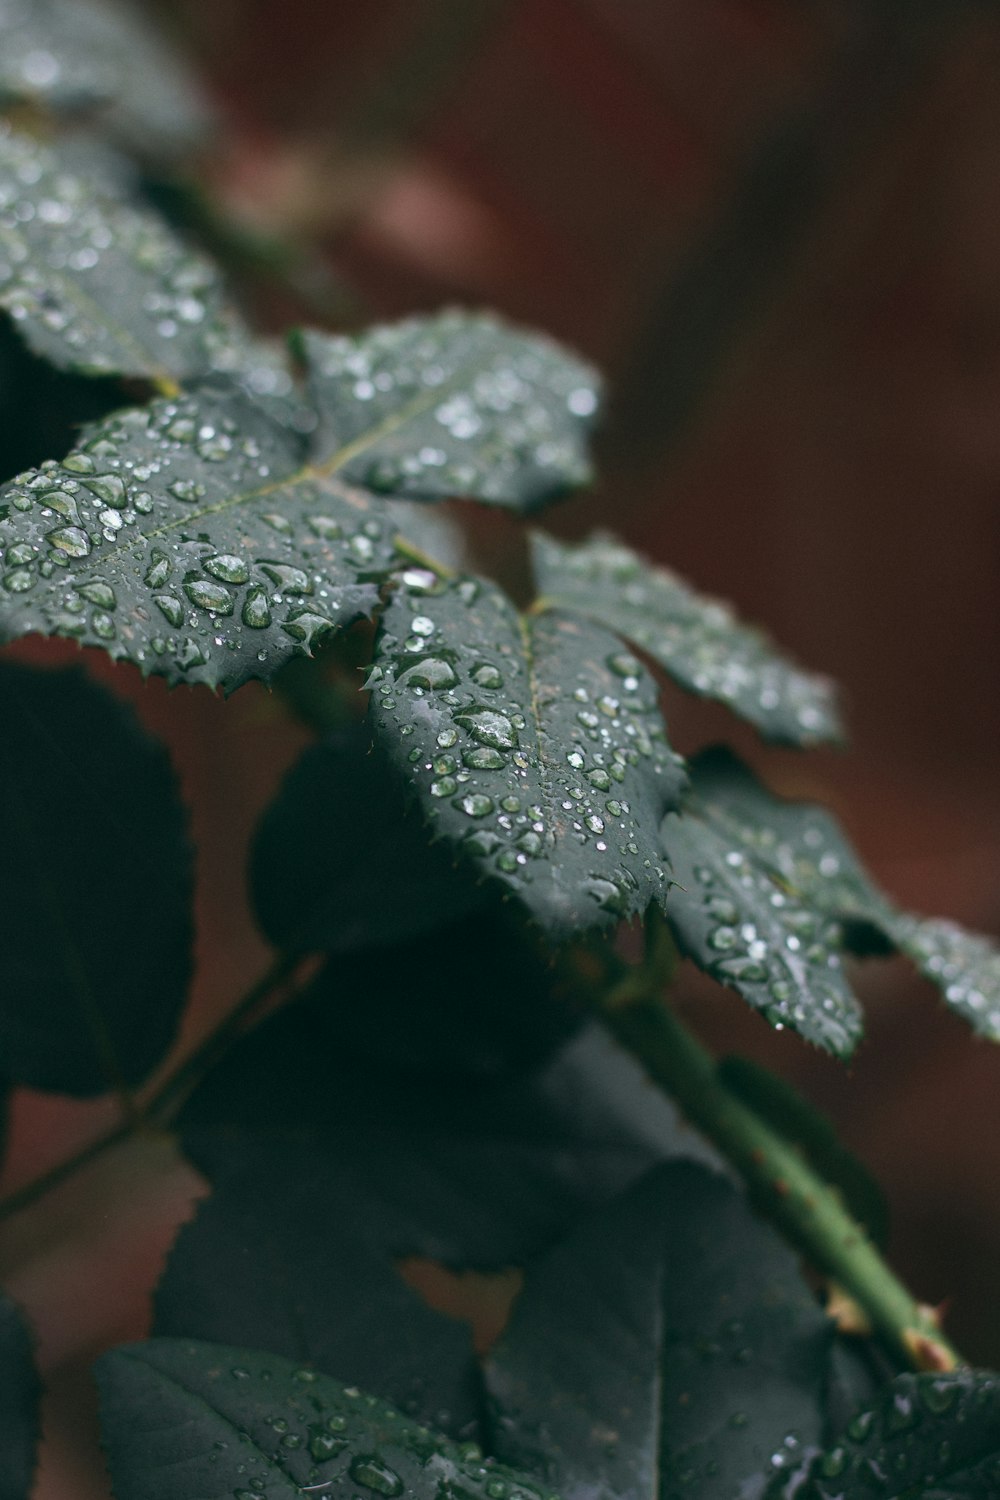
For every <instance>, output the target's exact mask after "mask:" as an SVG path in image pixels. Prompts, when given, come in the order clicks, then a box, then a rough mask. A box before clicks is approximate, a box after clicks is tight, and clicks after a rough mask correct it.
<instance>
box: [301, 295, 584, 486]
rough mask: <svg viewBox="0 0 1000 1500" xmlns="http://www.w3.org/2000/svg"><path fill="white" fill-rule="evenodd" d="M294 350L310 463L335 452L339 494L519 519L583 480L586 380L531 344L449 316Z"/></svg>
mask: <svg viewBox="0 0 1000 1500" xmlns="http://www.w3.org/2000/svg"><path fill="white" fill-rule="evenodd" d="M302 346H303V352H304V354H305V357H306V359H307V361H308V368H309V376H310V390H311V393H312V398H313V401H314V403H315V405H316V408H317V411H318V412H319V430H318V434H317V448H316V460H317V462H318V463H319V464H323V463H324V462H326V461H327V460H328V459H329V458H330V457H331V456H332V455H333V454H334V453H335V452H338V451H340V450H346V452H345V454H344V456H343V457H342V459H341V461H340V466H341V473H342V474H343V476H344V478H345V479H346V480H348V481H349V482H351V483H355V484H358V485H364V486H365V487H367V488H368V489H371V490H373V491H375V492H376V493H379V494H391V495H397V496H399V497H401V498H403V499H409V500H438V499H444V498H446V497H447V496H450V495H456V496H464V497H466V498H468V499H473V500H481V501H484V502H486V503H487V504H490V505H503V506H508V507H510V508H512V509H515V510H522V511H529V510H534V509H537V507H538V506H540V505H542V504H544V503H545V502H546V501H547V500H550V499H552V498H554V497H555V496H556V495H558V494H560V493H561V492H563V491H565V490H568V489H571V488H574V487H576V486H579V485H581V484H585V483H586V482H587V480H588V479H589V478H590V465H589V461H588V458H587V435H588V432H589V429H590V426H591V421H592V418H593V416H594V413H595V412H596V411H597V407H598V401H599V385H598V379H597V376H596V374H595V373H594V371H593V370H592V369H591V367H590V366H589V365H586V364H584V363H583V361H582V360H579V359H576V358H574V357H573V356H572V355H570V354H568V353H567V352H566V351H565V350H563V349H561V348H560V347H559V346H558V345H557V344H555V343H553V342H551V340H549V339H546V338H545V337H544V336H542V335H540V334H526V333H523V332H521V331H520V330H518V329H515V328H512V327H510V326H508V325H507V324H505V323H503V322H501V321H500V320H499V319H497V318H494V317H490V316H486V315H474V314H469V313H462V312H453V313H442V314H440V315H439V316H437V317H432V318H410V319H407V320H405V321H404V322H402V323H396V324H388V325H385V326H383V327H379V328H372V329H369V330H368V331H367V332H365V333H363V334H361V335H359V336H358V337H356V338H343V337H340V338H331V337H329V336H327V335H323V334H306V335H305V336H304V337H303V341H302ZM355 447H356V451H353V450H354V449H355Z"/></svg>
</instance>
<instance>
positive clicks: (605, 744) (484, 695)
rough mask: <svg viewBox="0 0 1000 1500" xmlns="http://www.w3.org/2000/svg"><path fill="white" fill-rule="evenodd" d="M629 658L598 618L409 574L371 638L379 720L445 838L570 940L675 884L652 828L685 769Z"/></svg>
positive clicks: (472, 584) (470, 582)
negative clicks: (412, 581) (523, 613)
mask: <svg viewBox="0 0 1000 1500" xmlns="http://www.w3.org/2000/svg"><path fill="white" fill-rule="evenodd" d="M629 660H630V661H631V658H630V659H629ZM621 666H622V657H621V647H620V643H619V642H618V641H617V639H616V638H615V637H614V636H613V635H611V634H609V633H608V632H607V631H605V630H602V629H601V628H600V627H599V626H597V625H593V624H590V623H588V622H586V621H577V620H573V619H569V618H567V617H565V616H562V615H558V614H554V613H552V614H545V615H542V616H536V617H532V618H527V619H521V618H519V616H518V614H517V612H516V610H515V609H514V606H513V605H512V604H511V603H510V601H509V600H508V599H507V598H506V596H505V595H504V594H502V593H501V592H500V590H499V589H497V588H495V587H494V586H493V585H492V584H488V583H485V582H483V581H481V580H477V579H474V578H466V579H459V580H455V581H452V582H450V583H448V584H445V585H442V586H441V587H440V588H439V589H438V590H437V591H434V590H431V591H430V592H427V591H426V590H425V589H423V588H417V587H414V586H411V585H408V584H406V583H404V584H403V585H402V586H401V587H400V588H399V589H398V590H397V592H396V593H395V594H394V596H393V598H392V600H391V602H390V604H389V606H388V608H387V610H386V612H385V615H384V618H383V629H382V631H381V634H380V636H379V639H378V642H377V646H376V655H375V666H374V668H373V671H372V675H371V678H370V685H371V686H373V687H374V689H375V692H374V694H373V697H372V706H373V713H374V720H375V726H376V731H377V734H378V736H379V737H380V738H381V740H382V742H383V743H384V744H385V745H386V747H387V749H388V752H389V754H390V756H391V757H392V758H393V760H394V761H395V762H396V764H397V765H398V766H399V767H400V769H401V770H403V771H404V772H405V773H406V774H407V775H408V776H409V777H410V778H411V780H412V782H413V785H414V786H415V788H416V790H417V793H418V795H419V797H420V801H421V805H422V807H423V809H424V812H425V814H426V816H427V817H428V819H429V821H430V823H431V827H432V829H433V831H434V833H435V836H439V837H445V838H448V839H449V840H451V841H452V842H454V843H455V844H457V845H458V847H459V848H460V849H461V851H462V852H463V854H465V855H466V856H467V858H468V859H469V861H470V862H471V863H472V864H473V866H474V868H476V869H478V870H479V871H480V872H481V873H482V874H484V875H490V876H491V877H493V878H495V879H497V880H499V881H500V882H501V883H502V885H503V886H505V887H507V889H508V890H510V891H512V892H513V893H514V894H516V895H517V896H518V897H519V898H520V900H522V901H523V902H524V903H525V904H526V906H527V907H528V908H529V910H530V911H531V913H532V915H533V916H534V917H535V918H536V919H537V920H538V921H539V922H540V923H541V924H542V925H543V926H544V927H546V928H548V929H549V930H550V931H551V932H553V933H554V934H556V935H557V936H560V937H561V936H568V935H569V934H571V933H573V932H575V931H579V930H580V929H584V928H587V927H592V926H597V925H600V924H607V923H610V922H613V921H615V920H617V919H618V918H621V917H627V916H631V915H633V914H635V913H637V912H641V911H643V910H645V908H646V906H647V905H648V904H649V902H650V901H651V900H653V899H660V898H661V897H662V895H663V892H664V890H665V888H666V886H667V883H668V877H667V874H666V870H665V869H664V860H663V856H662V854H661V852H660V848H659V844H658V839H657V833H656V830H657V828H658V825H659V820H660V818H661V816H662V814H663V812H664V810H665V809H666V808H668V807H672V806H676V803H677V800H678V797H679V795H680V792H681V789H682V788H683V786H684V785H685V780H686V778H685V773H684V770H683V768H682V764H681V763H680V760H679V757H678V756H676V755H674V754H673V753H672V752H671V750H670V747H669V745H668V743H667V739H666V730H665V727H664V724H663V720H662V718H661V716H660V712H659V709H658V707H657V704H656V692H655V687H654V684H653V682H652V680H651V679H650V678H649V676H648V675H647V674H646V673H644V672H643V671H642V670H641V668H639V667H638V666H636V670H635V672H634V673H633V670H632V667H631V666H630V667H629V670H628V673H627V674H626V676H625V678H624V680H623V677H622V673H621Z"/></svg>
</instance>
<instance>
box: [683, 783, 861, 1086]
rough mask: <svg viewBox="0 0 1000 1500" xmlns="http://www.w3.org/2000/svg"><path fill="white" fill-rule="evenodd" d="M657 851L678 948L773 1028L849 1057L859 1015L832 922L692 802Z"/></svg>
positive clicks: (837, 1054)
mask: <svg viewBox="0 0 1000 1500" xmlns="http://www.w3.org/2000/svg"><path fill="white" fill-rule="evenodd" d="M663 847H664V849H665V851H666V854H667V857H668V858H669V860H670V865H671V870H672V874H673V878H674V880H675V881H676V882H677V884H676V885H675V886H673V887H672V888H671V890H670V893H669V896H668V898H667V901H666V903H665V905H664V910H665V912H666V915H667V920H668V922H669V923H670V925H671V927H672V928H673V931H674V935H675V936H676V938H677V941H678V944H679V946H680V948H681V950H682V951H683V952H684V953H685V954H687V955H688V957H690V958H691V959H693V960H694V962H695V963H696V964H697V965H698V967H699V968H700V969H704V970H705V972H706V973H708V974H710V975H711V976H712V978H713V979H716V980H718V982H719V983H720V984H724V985H727V986H728V987H729V988H730V989H733V990H736V992H737V994H739V995H741V996H742V997H743V999H744V1000H746V1002H747V1004H748V1005H751V1006H753V1008H754V1010H758V1011H760V1012H761V1014H762V1015H763V1016H764V1017H765V1018H766V1019H767V1020H768V1021H769V1022H770V1023H771V1025H772V1026H776V1027H783V1026H788V1027H790V1028H791V1029H792V1030H793V1031H797V1032H798V1033H799V1035H800V1036H802V1037H804V1038H805V1039H806V1041H809V1042H814V1043H815V1044H816V1045H817V1046H820V1047H823V1048H825V1049H826V1051H828V1052H832V1053H833V1054H834V1055H835V1056H837V1057H848V1056H850V1054H851V1052H852V1051H853V1049H854V1047H855V1045H856V1044H857V1042H858V1040H859V1039H860V1036H861V1031H862V1018H861V1010H860V1007H859V1005H858V1002H857V1000H856V999H855V997H854V995H853V993H852V992H851V989H850V987H849V985H848V983H847V978H846V975H845V974H844V969H843V964H842V961H841V957H840V952H839V948H840V930H839V928H838V927H837V925H836V923H832V922H830V920H829V919H828V918H824V917H823V916H821V915H817V913H816V912H815V911H814V910H813V908H812V907H811V905H810V904H808V903H807V902H805V901H803V900H802V899H801V898H799V897H798V896H797V895H795V894H793V893H792V892H790V891H789V890H787V888H786V887H785V886H784V884H783V883H782V882H781V880H779V879H778V878H777V877H776V876H775V875H774V873H773V872H772V871H771V870H770V869H769V868H767V867H766V866H763V867H762V866H760V865H759V864H757V863H756V862H755V860H754V858H753V854H752V851H748V850H747V848H746V847H745V845H744V844H743V843H742V842H741V841H740V840H738V839H735V838H734V837H733V836H732V834H731V833H728V832H727V831H725V830H720V829H719V828H718V827H716V825H715V823H714V822H713V820H712V818H711V813H710V809H706V808H705V807H704V806H703V804H702V803H701V802H699V801H696V800H692V802H691V804H690V806H689V807H688V809H687V810H686V811H685V812H683V813H680V814H676V813H670V814H668V816H667V818H666V819H665V821H664V824H663Z"/></svg>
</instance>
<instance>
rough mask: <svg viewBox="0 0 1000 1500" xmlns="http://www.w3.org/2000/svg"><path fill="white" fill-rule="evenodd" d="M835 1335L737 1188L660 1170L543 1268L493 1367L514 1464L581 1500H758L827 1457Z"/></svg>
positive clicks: (696, 1171) (498, 1410) (697, 1172)
mask: <svg viewBox="0 0 1000 1500" xmlns="http://www.w3.org/2000/svg"><path fill="white" fill-rule="evenodd" d="M830 1336H831V1329H830V1325H829V1322H828V1320H827V1319H826V1318H825V1317H824V1315H823V1313H822V1312H821V1311H820V1309H819V1308H818V1306H817V1305H816V1303H815V1301H814V1299H813V1298H812V1296H811V1295H810V1293H809V1291H808V1289H807V1288H806V1286H805V1285H804V1283H803V1282H802V1280H801V1278H800V1276H799V1274H798V1269H797V1264H796V1258H795V1256H794V1254H793V1252H792V1251H791V1250H789V1249H787V1248H786V1247H785V1246H784V1245H783V1244H782V1243H781V1241H780V1240H779V1239H778V1237H777V1236H776V1235H775V1234H774V1233H773V1231H771V1230H769V1229H768V1228H766V1227H765V1226H764V1225H763V1224H762V1223H760V1222H759V1221H758V1220H756V1219H755V1218H754V1217H753V1215H752V1214H751V1213H750V1212H749V1210H748V1208H747V1206H746V1203H745V1201H744V1200H743V1199H742V1198H741V1197H740V1195H739V1194H738V1193H737V1192H736V1191H735V1189H734V1188H732V1187H731V1186H730V1185H729V1184H728V1183H726V1182H725V1181H723V1180H722V1179H721V1178H719V1177H716V1176H715V1175H714V1174H712V1173H710V1172H706V1171H705V1170H704V1169H703V1168H701V1167H696V1166H694V1165H693V1164H691V1163H683V1164H682V1163H676V1164H671V1165H668V1166H665V1167H661V1168H658V1169H657V1170H656V1171H655V1172H653V1173H651V1174H650V1175H649V1176H647V1177H645V1178H643V1179H642V1181H641V1182H640V1183H638V1184H637V1185H636V1186H635V1187H633V1188H631V1189H629V1191H628V1192H627V1193H626V1194H625V1195H624V1196H623V1197H622V1198H619V1199H617V1200H615V1201H614V1202H613V1203H611V1204H610V1205H608V1206H607V1207H606V1208H604V1209H602V1210H601V1211H600V1212H599V1213H598V1214H596V1215H593V1216H592V1217H591V1218H590V1219H588V1220H586V1221H584V1223H583V1224H582V1225H580V1226H579V1227H578V1228H577V1229H575V1230H574V1231H573V1232H572V1233H571V1234H570V1235H569V1236H568V1237H567V1239H566V1240H564V1241H563V1242H562V1244H560V1245H558V1246H557V1247H556V1248H555V1249H554V1250H553V1251H552V1252H550V1254H549V1255H548V1257H547V1258H546V1259H545V1260H544V1261H542V1262H539V1263H538V1264H536V1265H535V1266H533V1267H529V1270H528V1276H527V1280H526V1283H525V1288H524V1291H523V1293H522V1294H521V1297H520V1299H519V1300H518V1302H517V1304H516V1305H515V1308H514V1313H513V1316H512V1318H511V1321H510V1323H509V1325H508V1328H507V1331H506V1332H505V1333H504V1334H503V1335H502V1337H501V1339H500V1342H499V1344H498V1345H497V1346H496V1347H495V1348H494V1350H493V1353H492V1354H491V1356H490V1359H489V1361H488V1364H487V1382H488V1386H489V1390H490V1395H491V1402H492V1405H493V1408H494V1412H495V1416H496V1422H495V1427H494V1433H495V1446H496V1450H497V1452H498V1453H499V1455H500V1457H502V1458H504V1459H505V1460H506V1461H508V1462H512V1463H516V1464H518V1465H521V1466H524V1467H527V1468H529V1469H531V1470H532V1471H533V1472H537V1473H539V1474H540V1475H542V1476H543V1477H544V1478H545V1480H546V1481H547V1482H548V1483H550V1484H552V1485H553V1486H555V1487H557V1488H559V1489H560V1490H561V1492H562V1494H563V1495H564V1496H565V1497H566V1500H682V1497H685V1500H717V1497H720V1496H723V1495H725V1496H731V1495H736V1494H737V1493H738V1492H739V1493H742V1490H741V1489H740V1486H741V1483H742V1482H743V1481H744V1480H745V1479H746V1478H747V1476H749V1475H753V1474H754V1473H756V1472H757V1471H758V1470H759V1469H760V1467H761V1466H762V1465H763V1464H764V1463H766V1462H767V1459H768V1457H769V1456H770V1454H771V1453H772V1452H774V1450H775V1449H776V1448H777V1447H778V1446H779V1445H780V1443H781V1441H782V1439H783V1438H784V1437H785V1434H786V1433H788V1432H789V1430H790V1429H794V1430H795V1431H796V1432H797V1433H798V1434H799V1436H800V1441H802V1442H806V1443H808V1442H815V1441H817V1440H818V1439H819V1436H820V1433H821V1430H822V1428H821V1424H822V1412H821V1393H822V1385H823V1379H824V1374H825V1367H826V1361H827V1355H828V1350H829V1343H830Z"/></svg>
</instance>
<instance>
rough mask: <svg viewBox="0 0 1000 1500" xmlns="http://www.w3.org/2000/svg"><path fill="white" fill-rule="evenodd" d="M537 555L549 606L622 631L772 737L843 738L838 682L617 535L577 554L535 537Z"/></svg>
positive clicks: (692, 686) (683, 681) (674, 673)
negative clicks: (792, 657) (809, 668)
mask: <svg viewBox="0 0 1000 1500" xmlns="http://www.w3.org/2000/svg"><path fill="white" fill-rule="evenodd" d="M532 557H533V561H534V567H535V577H536V579H537V581H538V590H539V593H540V594H541V595H542V597H543V598H544V600H545V601H546V603H547V604H550V605H555V606H558V607H560V608H563V609H572V610H579V611H580V612H581V613H583V614H586V615H589V616H591V618H592V619H595V620H599V621H600V622H601V623H602V624H603V625H609V626H610V627H611V628H612V629H613V630H618V631H620V632H621V634H622V635H624V636H627V637H628V639H629V640H631V641H634V642H635V644H636V645H637V646H641V647H642V649H643V650H644V651H646V652H648V654H649V655H650V656H651V657H652V658H653V660H654V661H657V662H659V664H660V666H662V667H664V668H665V669H666V670H667V671H668V672H669V673H670V675H671V677H673V678H675V679H676V680H677V682H679V683H680V685H681V687H685V688H687V689H688V690H689V691H690V692H693V693H697V694H698V695H699V696H700V697H704V698H717V699H719V701H720V702H722V703H726V704H728V705H729V707H730V708H731V709H732V710H733V712H734V713H737V714H739V715H740V716H741V717H742V718H744V719H748V720H749V721H750V723H751V724H754V725H756V727H757V728H758V729H759V730H760V732H761V734H763V735H764V736H765V738H767V739H769V740H775V741H776V742H778V743H779V744H790V745H807V744H813V743H815V742H817V741H822V740H836V739H840V738H841V737H842V734H843V731H842V728H841V724H840V718H839V715H838V712H837V706H836V699H835V695H834V688H833V684H832V683H831V682H830V680H829V679H828V678H825V677H818V676H816V675H815V674H813V673H807V672H803V671H802V670H801V669H800V668H799V667H796V666H794V665H792V663H791V662H789V661H788V659H787V657H785V656H783V655H782V654H781V653H780V652H779V651H778V650H777V648H776V647H775V646H773V645H772V644H771V642H770V641H769V640H768V639H767V637H766V636H764V635H762V634H761V633H760V632H759V631H757V630H753V629H751V628H750V627H748V626H746V625H742V624H740V622H739V621H738V620H736V619H735V617H734V615H733V613H732V610H731V609H730V608H729V606H728V605H726V604H723V603H722V602H721V600H718V599H708V598H705V596H704V595H702V594H697V593H696V592H695V591H694V589H692V588H691V586H690V584H687V583H685V582H684V580H683V579H682V578H678V577H677V575H676V573H671V572H669V571H668V570H667V569H666V568H657V567H653V565H652V564H651V563H648V562H645V561H644V560H643V559H642V558H641V557H639V556H638V555H637V554H636V553H635V552H632V551H631V550H630V549H629V548H628V547H626V546H625V545H624V543H622V542H620V541H618V540H617V538H615V537H613V536H611V535H610V534H608V533H606V532H598V533H596V534H595V535H594V536H592V537H590V538H589V540H588V541H586V542H582V543H581V544H580V545H579V546H575V547H573V546H567V545H566V544H565V543H562V542H558V541H556V540H555V538H554V537H549V536H545V535H544V534H543V533H542V532H535V534H534V536H533V537H532Z"/></svg>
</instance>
